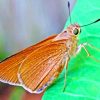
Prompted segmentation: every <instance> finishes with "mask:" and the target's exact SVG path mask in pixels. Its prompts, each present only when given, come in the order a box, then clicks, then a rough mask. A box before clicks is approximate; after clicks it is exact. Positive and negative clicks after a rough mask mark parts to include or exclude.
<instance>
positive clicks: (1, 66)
mask: <svg viewBox="0 0 100 100" xmlns="http://www.w3.org/2000/svg"><path fill="white" fill-rule="evenodd" d="M55 36H56V35H54V36H51V37H49V38H47V39H45V40H43V41H41V42H40V43H38V44H36V45H33V46H31V47H29V48H26V49H25V50H23V51H21V52H19V53H17V54H15V55H13V56H11V57H9V58H7V59H5V60H3V61H2V62H0V81H1V82H4V83H8V84H11V85H20V82H19V80H18V75H17V73H18V69H19V66H20V64H21V63H22V61H23V60H24V59H25V58H26V57H27V56H28V55H29V54H30V53H32V52H33V51H34V50H35V49H37V48H40V47H41V46H43V45H46V44H48V43H49V42H51V40H52V39H53V38H54V37H55Z"/></svg>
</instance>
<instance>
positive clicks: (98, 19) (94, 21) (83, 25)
mask: <svg viewBox="0 0 100 100" xmlns="http://www.w3.org/2000/svg"><path fill="white" fill-rule="evenodd" d="M99 21H100V19H97V20H95V21H93V22H91V23H89V24H85V25H82V26H80V27H84V26H89V25H92V24H94V23H97V22H99Z"/></svg>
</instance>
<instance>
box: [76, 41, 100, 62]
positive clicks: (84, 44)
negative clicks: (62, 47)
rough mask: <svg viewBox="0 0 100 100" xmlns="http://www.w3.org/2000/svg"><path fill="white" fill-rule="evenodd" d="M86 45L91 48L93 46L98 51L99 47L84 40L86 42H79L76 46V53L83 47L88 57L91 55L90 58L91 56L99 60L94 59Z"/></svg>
mask: <svg viewBox="0 0 100 100" xmlns="http://www.w3.org/2000/svg"><path fill="white" fill-rule="evenodd" d="M86 46H89V47H91V48H94V49H96V50H97V51H100V49H99V48H96V47H95V46H93V45H91V44H89V43H87V42H86V43H83V44H80V45H79V46H78V48H77V50H76V54H78V53H79V52H80V51H81V49H82V48H83V49H84V50H85V52H86V53H87V56H88V57H91V58H92V59H93V60H95V61H96V62H100V60H98V59H96V58H95V57H94V56H92V55H90V53H89V51H88V50H87V48H86Z"/></svg>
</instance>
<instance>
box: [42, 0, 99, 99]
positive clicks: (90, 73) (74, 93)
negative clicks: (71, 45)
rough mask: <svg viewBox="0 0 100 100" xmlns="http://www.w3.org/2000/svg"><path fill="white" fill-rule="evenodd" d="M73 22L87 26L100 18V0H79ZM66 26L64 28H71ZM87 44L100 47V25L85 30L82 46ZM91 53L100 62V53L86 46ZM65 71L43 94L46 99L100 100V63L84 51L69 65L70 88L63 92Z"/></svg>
mask: <svg viewBox="0 0 100 100" xmlns="http://www.w3.org/2000/svg"><path fill="white" fill-rule="evenodd" d="M71 17H72V22H73V23H76V22H77V23H78V24H79V25H84V24H88V23H91V22H93V21H95V20H96V19H98V18H100V0H77V2H76V5H75V7H74V9H73V11H72V13H71ZM68 23H69V21H68V22H67V24H66V25H65V28H66V27H67V26H68V25H70V24H68ZM84 42H88V43H90V44H92V45H94V46H95V47H97V48H100V22H98V23H95V24H92V25H90V26H87V27H82V32H81V34H80V36H79V43H78V44H81V43H84ZM87 49H88V51H89V53H90V54H91V55H92V56H94V57H95V58H96V59H99V60H100V51H99V50H96V49H95V48H90V47H88V46H87ZM63 84H64V71H63V72H62V73H61V75H60V76H59V78H58V80H57V81H56V82H55V83H54V84H53V85H51V86H50V87H49V88H48V89H47V90H46V92H45V93H44V96H43V98H42V99H43V100H100V62H96V61H95V60H94V59H92V58H91V57H87V54H86V52H85V51H84V50H83V49H82V50H81V52H79V54H78V55H77V56H75V57H72V58H71V60H70V61H69V65H68V73H67V87H66V90H65V92H62V88H63Z"/></svg>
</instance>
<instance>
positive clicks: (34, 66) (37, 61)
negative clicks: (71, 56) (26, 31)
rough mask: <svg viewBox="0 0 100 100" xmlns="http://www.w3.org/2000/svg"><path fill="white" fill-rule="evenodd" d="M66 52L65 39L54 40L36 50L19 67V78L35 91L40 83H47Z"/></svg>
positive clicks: (25, 85)
mask: <svg viewBox="0 0 100 100" xmlns="http://www.w3.org/2000/svg"><path fill="white" fill-rule="evenodd" d="M66 52H67V48H66V41H65V40H59V41H54V42H51V43H48V44H47V45H45V46H42V47H40V48H38V49H36V50H34V51H33V52H32V53H31V54H30V55H29V56H27V57H26V58H25V60H23V62H22V64H21V66H20V68H19V72H18V74H19V80H20V82H21V83H22V85H23V87H24V88H25V89H27V90H28V91H29V92H32V93H33V92H34V91H35V90H37V87H38V86H39V85H40V86H39V87H41V84H42V85H43V84H46V82H47V81H49V80H50V77H51V76H53V74H54V73H55V72H56V71H57V70H58V69H59V67H60V66H61V62H62V60H63V59H64V58H65V54H66ZM52 69H53V71H52ZM49 74H50V75H49ZM47 75H49V76H47ZM46 77H48V79H47V78H46ZM44 80H46V81H44ZM40 83H41V84H40ZM39 87H38V88H39Z"/></svg>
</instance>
